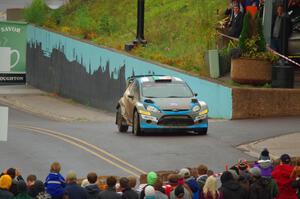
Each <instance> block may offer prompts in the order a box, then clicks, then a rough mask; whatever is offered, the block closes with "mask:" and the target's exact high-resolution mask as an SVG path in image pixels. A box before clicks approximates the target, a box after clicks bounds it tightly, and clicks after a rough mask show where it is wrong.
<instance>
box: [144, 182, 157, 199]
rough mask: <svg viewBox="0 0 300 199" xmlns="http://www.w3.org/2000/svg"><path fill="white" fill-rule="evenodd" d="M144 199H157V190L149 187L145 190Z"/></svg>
mask: <svg viewBox="0 0 300 199" xmlns="http://www.w3.org/2000/svg"><path fill="white" fill-rule="evenodd" d="M144 199H156V198H155V189H154V187H152V186H151V185H148V186H147V187H146V188H145V197H144Z"/></svg>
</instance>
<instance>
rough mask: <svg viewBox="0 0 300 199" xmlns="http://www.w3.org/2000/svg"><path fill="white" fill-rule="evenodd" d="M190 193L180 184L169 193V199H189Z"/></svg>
mask: <svg viewBox="0 0 300 199" xmlns="http://www.w3.org/2000/svg"><path fill="white" fill-rule="evenodd" d="M191 198H192V196H191V194H190V192H189V191H188V190H187V189H186V188H185V187H184V186H183V185H181V184H179V185H177V187H176V188H175V189H174V190H173V191H172V192H171V194H170V199H191Z"/></svg>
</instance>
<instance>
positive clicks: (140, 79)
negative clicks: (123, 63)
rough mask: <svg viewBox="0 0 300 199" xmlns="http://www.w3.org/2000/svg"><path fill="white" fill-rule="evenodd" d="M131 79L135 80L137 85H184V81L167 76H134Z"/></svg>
mask: <svg viewBox="0 0 300 199" xmlns="http://www.w3.org/2000/svg"><path fill="white" fill-rule="evenodd" d="M132 78H133V79H136V80H137V81H138V82H139V83H160V82H173V83H174V82H175V83H184V81H183V80H182V79H180V78H178V77H173V76H167V75H149V76H136V77H132Z"/></svg>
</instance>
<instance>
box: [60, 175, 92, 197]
mask: <svg viewBox="0 0 300 199" xmlns="http://www.w3.org/2000/svg"><path fill="white" fill-rule="evenodd" d="M64 195H65V196H66V195H67V196H68V198H69V199H87V198H88V194H87V191H86V190H85V189H84V188H82V187H81V186H79V185H78V184H77V176H76V173H75V172H74V171H70V172H69V173H68V174H67V177H66V188H65V192H64Z"/></svg>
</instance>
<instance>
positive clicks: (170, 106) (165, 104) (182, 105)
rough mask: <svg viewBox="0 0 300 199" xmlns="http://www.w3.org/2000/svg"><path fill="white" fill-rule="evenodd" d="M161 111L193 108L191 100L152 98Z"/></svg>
mask: <svg viewBox="0 0 300 199" xmlns="http://www.w3.org/2000/svg"><path fill="white" fill-rule="evenodd" d="M150 100H152V101H153V102H154V104H155V105H156V106H158V107H159V108H160V109H161V110H165V111H168V110H169V111H174V110H190V109H191V108H192V101H191V98H151V99H150Z"/></svg>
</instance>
